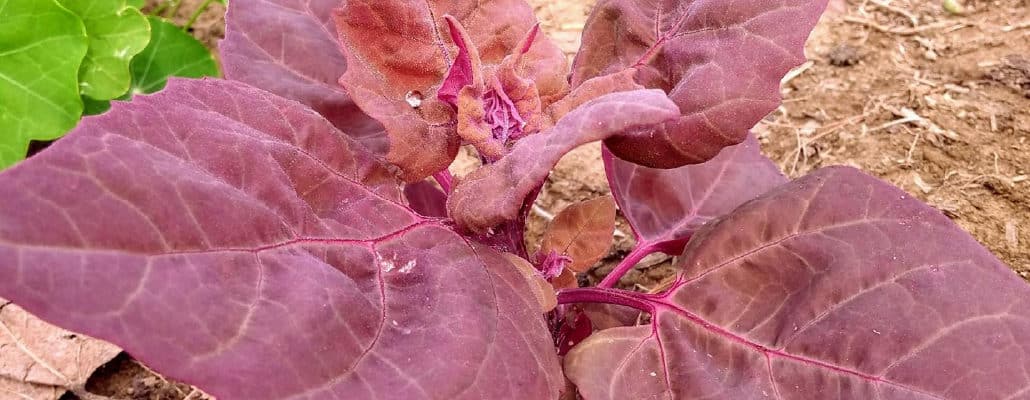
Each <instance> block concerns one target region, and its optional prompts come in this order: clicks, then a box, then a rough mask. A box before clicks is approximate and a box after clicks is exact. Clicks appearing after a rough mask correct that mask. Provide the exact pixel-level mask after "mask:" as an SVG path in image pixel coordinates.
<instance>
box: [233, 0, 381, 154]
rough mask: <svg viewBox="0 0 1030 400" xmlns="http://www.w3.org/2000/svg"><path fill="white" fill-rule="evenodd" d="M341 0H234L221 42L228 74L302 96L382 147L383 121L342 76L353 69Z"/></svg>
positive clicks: (373, 145) (366, 141)
mask: <svg viewBox="0 0 1030 400" xmlns="http://www.w3.org/2000/svg"><path fill="white" fill-rule="evenodd" d="M339 5H340V0H248V1H234V2H230V3H229V11H228V12H227V13H226V16H225V19H226V21H225V40H223V41H222V42H221V44H220V50H221V55H222V66H223V68H224V70H225V77H226V78H227V79H232V80H236V81H240V82H245V83H247V84H250V85H252V86H255V87H259V88H262V89H264V90H267V91H270V92H272V93H275V94H277V95H280V96H283V97H286V98H289V99H293V100H296V101H299V102H301V103H304V104H306V105H307V106H309V107H311V108H313V109H314V110H315V111H318V112H319V113H320V114H322V115H323V116H325V117H326V119H328V120H329V121H331V122H332V123H333V124H334V125H336V127H337V128H340V129H341V130H343V132H345V133H347V134H348V135H351V136H354V137H356V138H358V139H359V140H361V142H362V143H363V144H365V146H366V147H369V148H371V149H374V150H375V151H377V152H381V153H385V151H386V145H387V143H386V133H385V132H384V130H383V127H382V126H381V125H380V124H379V123H378V122H376V121H375V120H374V119H372V118H371V117H369V116H367V115H365V114H364V113H362V112H361V109H359V108H358V106H357V105H355V104H354V102H353V101H351V99H350V97H348V96H347V93H346V92H345V91H344V89H343V87H342V86H340V84H339V83H338V82H337V81H338V80H339V79H340V76H342V75H343V73H344V72H345V71H346V70H347V61H346V59H344V57H343V52H342V51H341V49H340V45H339V42H338V41H337V37H336V27H335V26H333V22H332V10H333V8H335V7H337V6H339Z"/></svg>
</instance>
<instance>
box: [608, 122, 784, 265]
mask: <svg viewBox="0 0 1030 400" xmlns="http://www.w3.org/2000/svg"><path fill="white" fill-rule="evenodd" d="M759 150H760V146H759V144H758V140H756V139H755V137H754V135H748V138H747V139H746V140H745V141H744V143H741V144H739V145H735V146H732V147H727V148H725V149H723V150H722V151H721V152H720V153H719V155H718V156H716V157H715V158H713V159H711V160H709V161H707V162H704V163H701V164H695V165H687V166H683V167H680V168H676V169H652V168H647V167H642V166H639V165H636V164H633V163H631V162H628V161H622V160H620V159H618V158H616V157H613V156H612V155H611V153H610V152H608V151H605V152H604V154H603V159H604V163H605V170H606V172H607V174H608V182H609V184H610V186H611V188H612V194H613V195H614V196H615V200H616V201H617V202H618V203H619V209H620V210H622V213H623V215H625V216H626V219H627V220H628V221H629V224H630V226H632V227H633V232H634V233H636V236H637V246H652V247H657V248H661V249H662V250H663V251H665V252H667V253H670V254H679V253H680V252H682V251H683V246H684V245H685V244H686V243H687V240H688V239H690V236H691V235H692V234H693V233H694V232H695V231H697V230H698V229H699V228H701V226H702V225H704V224H705V223H707V222H708V221H711V220H712V219H715V218H717V217H719V216H721V215H723V214H726V213H728V212H730V211H733V209H734V208H737V206H739V205H741V204H743V203H744V202H746V201H748V200H751V199H754V198H755V197H758V196H760V195H761V194H763V193H765V192H767V191H769V190H771V189H773V188H775V187H777V186H780V185H782V184H784V183H786V182H787V178H786V177H784V176H783V174H781V173H780V170H779V168H777V167H776V164H773V162H772V161H770V160H769V159H768V158H766V157H765V156H763V155H762V153H761V152H760V151H759Z"/></svg>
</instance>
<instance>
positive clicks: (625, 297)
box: [558, 287, 655, 313]
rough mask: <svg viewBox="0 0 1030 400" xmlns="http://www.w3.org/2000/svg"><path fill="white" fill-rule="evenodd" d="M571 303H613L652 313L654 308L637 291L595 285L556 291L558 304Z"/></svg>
mask: <svg viewBox="0 0 1030 400" xmlns="http://www.w3.org/2000/svg"><path fill="white" fill-rule="evenodd" d="M572 303H602V304H615V305H619V306H626V307H630V308H634V309H637V310H640V311H643V312H647V313H653V312H654V310H655V306H654V304H652V303H651V302H649V301H647V300H646V299H644V298H642V296H641V295H640V294H638V293H635V292H629V291H625V290H619V289H606V288H597V287H585V288H576V289H565V290H561V291H559V292H558V304H572Z"/></svg>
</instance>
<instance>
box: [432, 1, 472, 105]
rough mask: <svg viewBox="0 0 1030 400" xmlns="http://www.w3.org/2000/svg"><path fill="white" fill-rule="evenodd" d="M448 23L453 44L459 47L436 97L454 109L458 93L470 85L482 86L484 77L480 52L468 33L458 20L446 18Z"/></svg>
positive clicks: (448, 16)
mask: <svg viewBox="0 0 1030 400" xmlns="http://www.w3.org/2000/svg"><path fill="white" fill-rule="evenodd" d="M444 21H446V22H447V31H448V33H450V35H451V43H454V45H455V46H456V47H457V53H456V54H455V55H454V61H453V62H451V66H450V69H448V70H447V76H445V77H444V80H443V83H441V84H440V89H439V90H438V91H437V92H436V97H437V98H439V99H440V100H442V101H443V102H445V103H447V104H450V105H451V106H452V107H457V106H458V93H459V92H461V89H462V88H464V87H465V86H469V85H482V84H483V83H482V80H483V77H482V76H480V74H481V73H482V71H481V68H482V65H480V61H479V50H478V49H476V46H475V45H473V44H472V43H471V41H472V40H471V39H469V36H468V32H465V28H464V27H462V26H461V23H459V22H458V20H457V19H456V18H454V17H453V16H450V15H445V16H444Z"/></svg>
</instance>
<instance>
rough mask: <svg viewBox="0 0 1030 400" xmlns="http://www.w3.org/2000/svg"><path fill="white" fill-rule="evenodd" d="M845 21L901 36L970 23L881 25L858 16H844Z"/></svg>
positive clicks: (941, 22)
mask: <svg viewBox="0 0 1030 400" xmlns="http://www.w3.org/2000/svg"><path fill="white" fill-rule="evenodd" d="M844 21H845V22H850V23H853V24H859V25H864V26H866V27H869V28H872V29H873V30H876V31H880V32H883V33H890V34H893V35H901V36H912V35H915V34H918V33H922V32H926V31H932V30H935V29H943V28H948V27H953V28H954V27H958V26H961V27H965V26H966V25H968V23H966V22H954V21H940V22H935V23H932V24H927V25H920V26H916V27H912V28H897V27H889V26H884V25H880V24H879V23H876V22H874V21H870V20H868V19H865V18H856V17H851V16H847V17H844Z"/></svg>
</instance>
